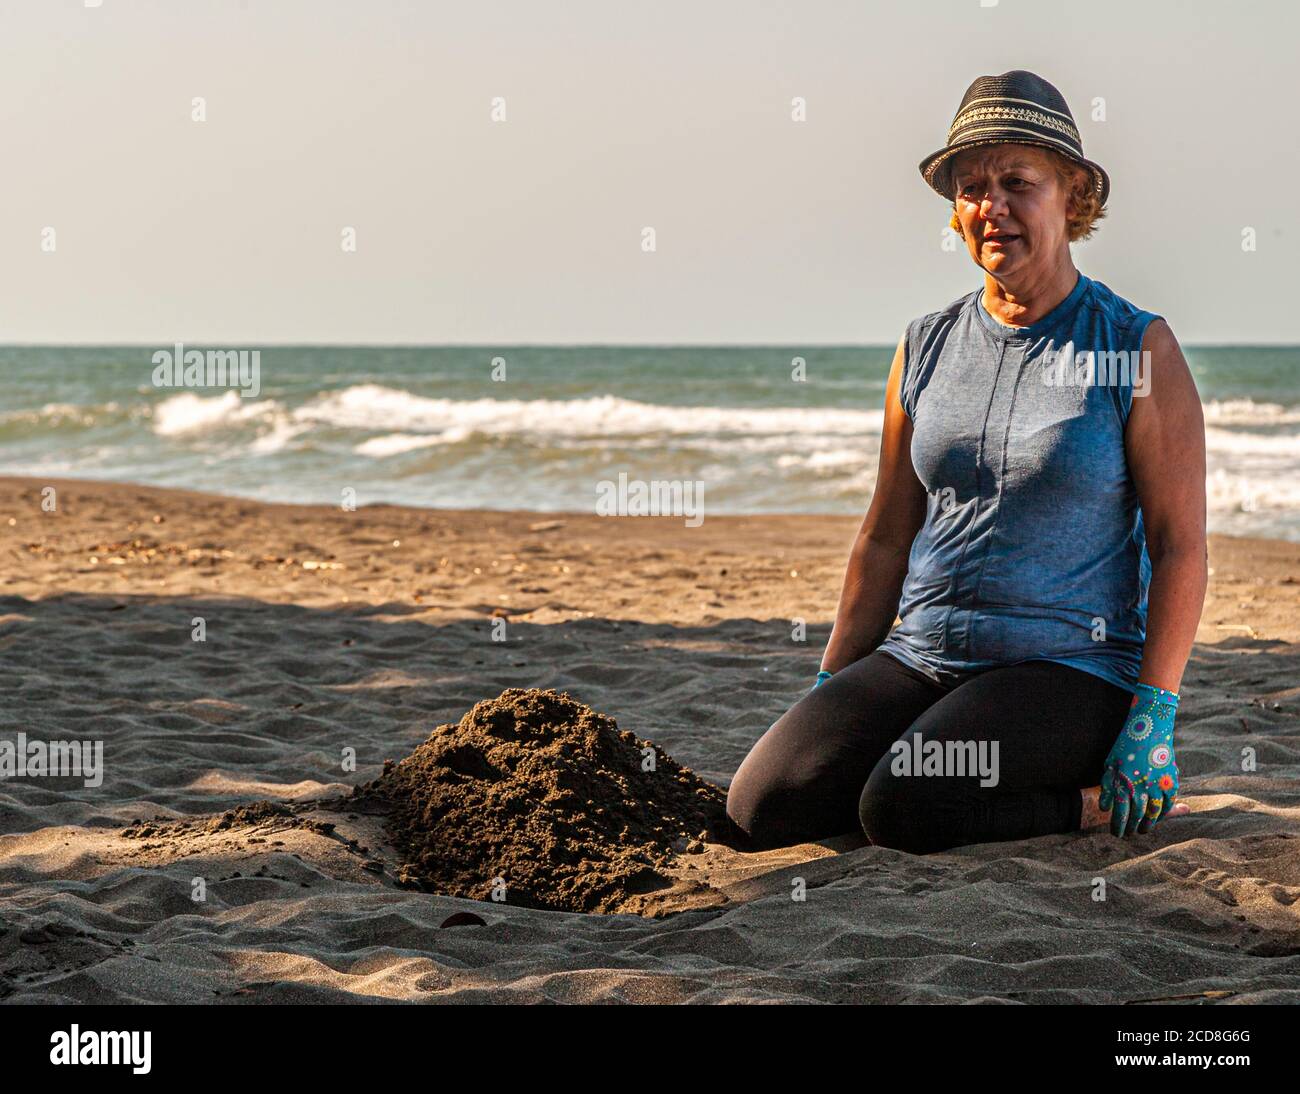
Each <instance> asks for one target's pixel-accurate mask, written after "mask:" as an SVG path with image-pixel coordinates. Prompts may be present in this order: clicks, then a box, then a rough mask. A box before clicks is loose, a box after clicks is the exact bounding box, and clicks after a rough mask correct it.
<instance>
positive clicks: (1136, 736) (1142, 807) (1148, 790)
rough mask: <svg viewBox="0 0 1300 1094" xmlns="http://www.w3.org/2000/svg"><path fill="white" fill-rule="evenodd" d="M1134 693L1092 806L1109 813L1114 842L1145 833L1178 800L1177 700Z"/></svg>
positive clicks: (1143, 689) (1142, 690)
mask: <svg viewBox="0 0 1300 1094" xmlns="http://www.w3.org/2000/svg"><path fill="white" fill-rule="evenodd" d="M1134 691H1135V694H1134V696H1133V705H1132V706H1131V707H1130V708H1129V712H1128V718H1127V719H1125V721H1124V728H1123V729H1122V730H1121V731H1120V735H1119V738H1118V739H1117V740H1116V741H1115V747H1114V748H1112V749H1111V750H1110V755H1109V756H1107V757H1106V770H1105V772H1104V774H1103V775H1102V777H1101V797H1100V800H1099V801H1098V805H1099V806H1100V807H1101V809H1102V810H1103V811H1104V810H1107V809H1109V810H1110V831H1111V835H1114V836H1131V835H1132V834H1133V833H1134V832H1149V831H1150V830H1151V829H1152V828H1154V827H1155V825H1156V822H1157V821H1159V820H1160V818H1161V817H1166V816H1168V815H1169V814H1170V813H1171V812H1172V811H1173V808H1174V801H1175V799H1176V798H1177V797H1178V765H1177V764H1176V763H1175V762H1174V714H1175V713H1176V712H1177V710H1178V696H1177V695H1175V694H1174V693H1173V692H1172V691H1166V690H1165V689H1164V688H1156V687H1152V686H1151V685H1150V684H1138V685H1137V687H1136V688H1135V689H1134Z"/></svg>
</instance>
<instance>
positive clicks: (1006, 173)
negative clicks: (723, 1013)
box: [727, 71, 1207, 853]
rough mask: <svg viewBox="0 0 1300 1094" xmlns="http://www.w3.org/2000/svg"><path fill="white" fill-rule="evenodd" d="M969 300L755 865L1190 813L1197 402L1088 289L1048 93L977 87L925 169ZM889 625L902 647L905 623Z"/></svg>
mask: <svg viewBox="0 0 1300 1094" xmlns="http://www.w3.org/2000/svg"><path fill="white" fill-rule="evenodd" d="M921 173H922V176H923V177H924V178H925V180H926V182H927V183H929V184H930V186H931V187H932V188H933V189H934V190H935V191H936V192H938V193H939V194H940V195H941V196H942V197H944V198H945V199H947V200H949V201H951V202H952V203H953V208H954V211H953V220H952V226H953V228H954V229H955V230H956V231H957V232H959V233H960V235H961V237H962V238H963V239H964V240H965V242H966V247H967V249H968V251H969V253H970V256H971V258H972V259H973V260H974V261H975V264H976V265H977V266H979V267H980V269H981V270H982V271H983V272H984V287H983V289H982V290H979V291H976V292H974V293H971V294H970V295H968V296H965V297H963V298H961V299H960V300H956V301H954V302H953V303H952V304H950V305H949V306H948V307H946V308H944V309H943V310H942V311H938V312H933V313H931V314H929V315H926V316H923V317H921V318H920V319H917V320H915V321H913V322H912V323H911V324H909V325H908V327H907V331H906V333H905V334H904V335H903V337H902V339H901V340H900V341H899V344H898V349H897V351H896V353H895V355H894V361H893V366H892V368H891V369H890V373H889V381H888V384H887V390H886V395H885V400H886V406H885V419H884V429H883V436H882V440H881V453H880V468H879V472H878V476H877V482H876V490H875V493H874V495H873V497H872V499H871V505H870V507H869V509H868V511H867V515H866V518H865V519H864V520H863V522H862V527H861V530H860V531H859V533H858V536H857V540H856V542H855V544H854V546H853V549H852V552H851V553H850V556H849V562H848V567H847V572H846V573H845V577H844V586H843V591H842V593H841V595H840V602H839V608H838V611H837V613H836V617H835V626H834V628H833V630H832V632H831V637H830V641H829V643H828V644H827V646H826V652H825V654H824V655H823V657H822V665H821V667H822V672H821V673H819V675H818V682H817V684H816V685H814V687H813V689H812V690H811V691H810V692H809V693H808V694H807V695H806V696H805V697H804V698H803V699H801V700H800V701H799V702H798V703H797V704H796V705H795V706H794V707H793V708H792V709H791V710H790V711H789V712H787V713H786V714H785V715H784V716H783V717H782V718H781V719H780V720H779V721H777V722H776V723H775V724H774V725H773V726H772V727H771V728H770V729H769V730H768V731H767V733H766V734H764V736H763V737H762V738H761V739H760V740H759V741H758V743H757V744H756V745H755V746H754V748H753V750H752V751H751V752H750V753H749V755H748V757H746V759H745V761H744V763H742V764H741V766H740V769H739V770H738V771H737V772H736V775H735V778H734V779H733V780H732V784H731V788H730V791H729V794H728V799H727V808H728V812H729V813H730V815H731V817H732V819H733V820H734V821H735V823H736V824H737V825H738V826H739V827H740V828H741V829H742V830H743V831H745V832H746V833H748V834H749V836H750V838H751V840H752V842H753V843H754V844H755V845H758V846H773V845H780V844H788V843H794V842H798V841H802V840H808V839H818V838H821V837H826V836H831V835H835V834H839V833H844V832H849V831H852V830H855V829H857V828H859V826H860V827H861V829H862V830H864V831H865V832H866V834H867V836H868V837H869V838H870V839H871V841H872V842H873V843H875V844H879V845H883V846H886V847H893V848H897V849H900V850H905V851H912V852H915V853H924V852H930V851H938V850H942V849H944V848H948V847H955V846H960V845H963V844H969V843H981V842H987V841H992V840H1011V839H1025V838H1028V837H1031V836H1038V835H1044V834H1047V833H1052V832H1068V831H1071V830H1075V829H1079V828H1088V827H1092V826H1095V825H1098V824H1100V823H1103V822H1104V821H1105V820H1106V814H1107V813H1109V825H1110V830H1111V832H1113V833H1114V834H1116V835H1121V836H1130V835H1132V834H1134V833H1135V832H1148V831H1150V830H1151V829H1152V828H1153V827H1154V826H1155V825H1156V823H1157V822H1158V821H1160V820H1161V819H1162V818H1163V817H1166V816H1170V815H1176V814H1179V813H1183V812H1186V809H1187V807H1186V806H1182V805H1180V806H1175V804H1174V803H1175V800H1176V798H1177V794H1178V767H1177V764H1176V762H1175V758H1174V749H1173V727H1174V718H1175V712H1176V710H1177V706H1178V689H1179V686H1180V684H1181V682H1182V675H1183V669H1184V667H1185V666H1186V663H1187V657H1188V654H1189V653H1190V651H1191V646H1192V642H1193V639H1194V636H1195V633H1196V626H1197V622H1198V620H1199V619H1200V614H1201V607H1202V602H1203V600H1204V597H1205V587H1206V574H1207V570H1206V544H1205V446H1204V424H1203V421H1202V417H1201V404H1200V398H1199V396H1198V394H1197V391H1196V386H1195V384H1194V383H1193V381H1192V378H1191V375H1190V373H1189V371H1188V368H1187V364H1186V362H1185V361H1184V360H1183V356H1182V353H1181V351H1180V349H1179V346H1178V342H1177V340H1176V339H1175V338H1174V335H1173V332H1172V331H1171V330H1170V329H1169V326H1168V324H1166V323H1165V321H1164V320H1163V319H1162V318H1161V317H1159V316H1156V315H1153V314H1152V313H1150V312H1145V311H1142V310H1140V309H1138V308H1136V307H1134V306H1133V305H1132V304H1130V303H1129V302H1128V301H1126V300H1124V299H1122V298H1121V297H1119V296H1118V295H1116V294H1115V293H1113V292H1112V291H1111V290H1110V289H1109V288H1107V287H1106V286H1105V285H1103V284H1102V283H1101V282H1099V281H1093V280H1091V279H1090V278H1087V277H1085V276H1083V275H1082V274H1080V273H1079V271H1078V270H1076V269H1075V267H1074V263H1073V261H1072V259H1071V255H1070V243H1071V242H1073V241H1075V240H1079V239H1086V238H1088V236H1089V235H1090V234H1091V232H1092V227H1093V225H1094V224H1095V223H1096V222H1097V221H1098V220H1100V219H1101V218H1102V217H1103V216H1104V215H1105V214H1104V212H1103V211H1102V207H1103V206H1104V205H1105V203H1106V199H1107V196H1108V194H1109V189H1110V182H1109V179H1108V178H1107V176H1106V173H1105V172H1104V171H1103V170H1102V169H1101V168H1100V167H1099V166H1098V165H1097V164H1095V163H1093V162H1091V161H1090V160H1087V159H1085V158H1084V157H1083V147H1082V143H1081V141H1080V139H1079V135H1078V130H1077V129H1076V127H1075V125H1074V119H1073V117H1072V116H1071V114H1070V110H1069V107H1068V105H1067V104H1066V102H1065V99H1064V98H1063V97H1062V96H1061V94H1060V92H1058V91H1057V90H1056V88H1055V87H1053V86H1052V85H1051V84H1049V83H1048V82H1047V81H1046V80H1043V79H1042V78H1041V77H1038V76H1035V75H1034V74H1033V73H1030V72H1023V71H1014V72H1008V73H1004V74H1003V75H1001V76H985V77H981V78H980V79H978V80H976V81H975V82H974V83H973V84H972V85H971V86H970V88H969V89H968V90H967V92H966V95H965V98H964V99H963V101H962V104H961V107H960V108H959V109H958V111H957V115H956V117H955V119H954V121H953V124H952V127H951V129H950V131H949V136H948V144H947V146H946V147H945V148H943V149H942V150H940V151H939V152H936V153H935V154H934V155H932V156H929V157H927V158H926V159H925V160H924V161H923V162H922V164H921ZM896 613H897V615H898V616H899V623H898V626H897V627H894V628H893V629H892V630H891V625H892V624H893V623H894V619H895V614H896Z"/></svg>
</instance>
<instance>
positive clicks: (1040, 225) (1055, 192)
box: [952, 144, 1070, 280]
mask: <svg viewBox="0 0 1300 1094" xmlns="http://www.w3.org/2000/svg"><path fill="white" fill-rule="evenodd" d="M952 178H953V189H954V193H955V195H956V198H955V206H956V213H957V220H958V222H959V223H960V224H961V227H962V234H963V235H965V237H966V246H967V248H968V249H969V251H970V255H971V258H973V259H974V260H975V263H976V265H978V266H981V267H982V268H983V269H985V270H986V271H988V272H989V273H990V274H993V275H995V276H996V277H997V278H998V279H999V280H1003V279H1005V278H1008V277H1010V278H1013V279H1015V280H1022V279H1024V278H1026V277H1028V278H1032V277H1034V276H1035V275H1037V274H1039V273H1042V274H1044V275H1046V274H1047V273H1048V272H1049V271H1050V270H1051V269H1052V268H1053V266H1054V265H1055V263H1056V261H1057V260H1058V258H1059V255H1060V253H1061V250H1062V249H1063V248H1064V249H1065V250H1066V252H1067V253H1068V250H1069V243H1070V238H1069V228H1068V225H1067V223H1066V217H1067V215H1068V211H1069V196H1070V195H1069V192H1068V191H1067V189H1066V188H1065V187H1064V186H1062V185H1061V182H1060V180H1059V179H1058V177H1057V173H1056V165H1055V163H1054V162H1053V160H1052V158H1051V156H1050V155H1049V153H1047V152H1046V151H1044V150H1043V149H1041V148H1035V147H1033V146H1031V145H1025V144H994V145H989V146H988V147H987V148H974V149H971V150H970V151H967V152H960V153H958V154H957V155H956V156H954V157H953V169H952Z"/></svg>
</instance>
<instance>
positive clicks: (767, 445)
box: [0, 346, 1300, 541]
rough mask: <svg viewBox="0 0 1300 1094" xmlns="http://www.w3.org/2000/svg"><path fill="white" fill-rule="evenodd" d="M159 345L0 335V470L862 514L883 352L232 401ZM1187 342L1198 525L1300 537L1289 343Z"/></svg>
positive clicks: (293, 359)
mask: <svg viewBox="0 0 1300 1094" xmlns="http://www.w3.org/2000/svg"><path fill="white" fill-rule="evenodd" d="M171 348H172V347H160V346H148V347H144V346H141V347H121V346H116V347H85V346H80V347H48V346H46V347H29V346H10V347H0V468H3V470H4V473H6V474H13V475H33V476H37V477H39V476H42V475H48V476H52V477H58V476H61V477H73V478H78V477H79V478H95V479H114V480H122V481H132V482H141V483H149V484H155V485H160V486H178V487H185V488H188V489H194V490H204V491H209V492H215V493H222V494H231V495H236V496H244V497H250V498H260V499H263V500H268V501H294V502H320V503H326V504H339V503H340V501H341V499H343V498H345V497H347V495H345V493H344V491H346V490H351V491H353V492H354V496H355V499H356V503H357V504H358V505H364V504H368V503H373V502H391V503H395V504H401V505H416V506H431V507H454V508H491V509H532V510H538V511H556V510H585V511H589V512H590V511H594V510H595V508H596V503H597V496H598V492H599V488H598V484H599V483H600V482H602V481H606V480H611V479H617V478H618V476H619V473H620V472H622V473H626V475H627V477H628V478H629V479H633V480H637V479H639V480H647V481H648V480H657V481H664V480H676V481H681V482H694V481H699V482H703V483H705V485H706V488H707V491H706V494H705V496H704V504H705V507H706V510H707V512H708V513H709V514H722V513H764V512H807V513H844V514H861V513H863V512H864V511H865V509H866V506H867V503H868V501H869V500H870V496H871V488H872V484H873V482H874V479H875V473H876V454H877V449H878V447H879V441H880V429H881V421H882V417H883V412H882V409H881V408H882V405H883V401H884V383H885V377H886V373H887V371H888V367H889V362H890V359H891V356H892V353H893V347H892V346H890V347H886V346H867V347H833V348H812V349H801V348H798V347H778V346H771V347H738V346H730V347H728V346H718V347H713V346H697V347H621V346H620V347H599V346H583V347H550V346H517V347H498V348H484V347H476V346H468V347H466V346H435V347H427V346H426V347H383V348H376V347H346V346H330V347H319V346H283V347H281V346H274V347H269V348H264V349H260V350H259V354H260V360H259V364H260V392H259V394H258V395H257V397H255V398H242V397H241V396H240V395H239V394H238V393H236V392H235V391H233V390H222V389H214V388H207V389H204V388H196V389H177V388H159V387H156V386H154V384H153V373H154V370H155V363H154V354H155V353H156V352H158V351H159V350H169V349H171ZM187 348H189V347H187ZM195 348H201V349H208V348H222V349H224V348H226V347H195ZM1184 352H1185V353H1186V355H1187V359H1188V362H1189V363H1190V365H1191V368H1192V371H1193V374H1194V375H1195V377H1196V382H1197V385H1198V387H1199V389H1200V392H1201V398H1202V401H1203V404H1204V407H1205V419H1206V437H1207V444H1208V460H1209V465H1208V487H1209V522H1210V530H1211V531H1215V532H1224V533H1229V534H1233V535H1257V536H1273V537H1278V538H1284V539H1289V540H1295V541H1300V347H1282V348H1265V347H1206V348H1200V349H1197V348H1190V349H1189V348H1186V347H1185V349H1184ZM795 358H801V359H802V360H803V361H804V362H805V365H804V368H805V370H806V379H805V380H804V381H802V382H799V381H795V380H792V378H791V372H792V361H793V360H794V359H795ZM494 363H495V374H496V375H497V376H498V377H503V378H502V379H494V378H493V374H494Z"/></svg>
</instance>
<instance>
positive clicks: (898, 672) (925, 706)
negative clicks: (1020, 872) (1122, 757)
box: [727, 650, 1133, 854]
mask: <svg viewBox="0 0 1300 1094" xmlns="http://www.w3.org/2000/svg"><path fill="white" fill-rule="evenodd" d="M1132 699H1133V696H1132V694H1131V693H1130V692H1128V691H1126V690H1124V689H1123V688H1121V687H1118V686H1116V685H1115V684H1111V683H1108V682H1107V681H1105V680H1102V679H1101V678H1100V677H1098V676H1093V675H1092V674H1091V673H1087V672H1084V671H1082V670H1081V669H1075V668H1071V667H1069V666H1068V665H1058V664H1055V663H1054V662H1051V661H1023V662H1021V663H1020V664H1017V665H1010V666H1008V667H1006V668H997V669H988V670H986V671H984V672H981V673H979V674H978V675H975V676H972V677H970V678H968V679H966V680H964V681H963V682H961V683H960V684H957V685H955V686H954V685H951V684H948V685H945V684H936V683H935V682H934V681H932V680H930V679H928V678H927V677H925V676H923V675H922V674H921V673H919V672H917V671H916V670H914V669H911V668H909V667H908V666H906V665H904V664H903V663H902V662H900V661H896V660H895V659H894V658H893V657H891V656H890V655H889V654H887V653H884V652H882V651H879V650H877V651H876V652H874V653H871V654H869V655H867V656H866V657H864V658H862V659H861V660H860V661H856V662H854V663H853V664H852V665H849V666H848V667H847V668H844V669H841V670H840V671H839V672H837V673H836V674H835V675H834V676H833V677H831V679H830V680H828V681H827V682H826V683H824V684H822V686H821V687H819V688H815V689H813V690H812V691H809V692H808V694H807V695H805V696H804V697H803V698H802V699H800V700H799V702H797V703H796V704H795V705H794V706H793V707H791V708H790V710H789V711H787V712H786V713H785V714H784V715H782V716H781V718H780V719H778V720H777V722H776V723H775V724H774V725H773V726H772V728H771V729H769V730H768V731H767V732H766V733H765V734H763V736H762V737H761V738H760V739H759V741H758V743H757V744H756V745H754V747H753V748H752V749H751V750H750V753H749V755H748V756H746V757H745V761H744V763H742V764H741V765H740V769H739V770H738V771H737V772H736V775H735V778H733V779H732V780H731V789H730V790H729V791H728V793H727V813H728V814H729V815H730V817H731V819H732V820H733V821H734V822H735V823H736V824H737V825H738V826H739V827H740V829H741V830H742V831H744V832H745V833H746V834H747V835H748V836H749V840H750V843H751V846H754V847H756V848H763V847H780V846H785V845H788V844H792V843H801V842H803V841H806V840H815V839H822V838H825V837H828V836H835V835H842V834H844V833H846V832H852V831H858V830H861V831H864V832H865V833H866V834H867V837H868V838H869V839H870V840H871V842H872V843H874V844H878V845H880V846H883V847H893V848H897V849H898V850H902V851H911V852H913V853H915V854H924V853H927V852H930V851H941V850H944V849H945V848H948V847H959V846H962V845H963V844H968V843H987V842H991V841H995V840H1015V839H1027V838H1029V837H1031V836H1042V835H1046V834H1048V833H1050V832H1069V831H1072V830H1074V829H1077V828H1078V827H1079V816H1080V811H1081V803H1080V798H1079V791H1080V789H1082V788H1083V787H1088V786H1096V785H1097V783H1098V782H1100V780H1101V773H1102V767H1103V765H1104V764H1105V761H1106V756H1107V754H1108V753H1109V752H1110V749H1111V746H1112V745H1114V743H1115V739H1116V737H1118V736H1119V733H1120V730H1121V729H1122V728H1123V726H1124V719H1125V717H1126V716H1127V714H1128V709H1129V705H1130V703H1131V702H1132ZM916 734H920V742H918V741H917V738H916V737H915V735H916ZM895 741H901V742H903V743H906V744H907V745H909V754H901V755H896V753H895V752H894V751H893V750H892V746H894V743H895ZM931 741H934V742H954V744H952V745H948V746H942V747H941V746H934V745H931V746H930V747H929V748H928V749H927V748H926V742H931ZM957 742H960V743H962V746H963V747H964V751H961V750H960V749H959V746H958V744H957ZM966 742H972V743H971V744H966ZM978 742H986V744H985V750H984V753H983V755H984V757H985V758H986V759H987V758H989V757H990V756H992V755H993V754H992V751H991V745H992V743H993V742H996V743H997V753H996V758H997V764H996V767H997V772H996V773H997V784H996V785H995V786H983V785H981V781H982V780H981V775H980V774H978V773H976V771H975V770H974V767H973V765H970V764H968V765H967V766H966V767H965V768H964V769H963V768H962V767H960V766H958V763H957V757H958V756H959V755H960V756H962V757H964V758H965V760H967V761H969V760H971V759H973V758H974V757H975V756H976V752H975V750H976V748H977V747H978ZM918 743H919V744H920V746H921V747H920V748H917V747H916V746H917V745H918ZM936 752H943V753H944V754H945V755H946V756H948V757H949V759H948V761H947V763H946V767H945V768H944V769H943V771H942V773H941V774H910V773H908V770H909V765H908V764H907V763H906V762H905V761H907V760H909V758H910V760H911V761H914V762H915V767H916V769H917V770H922V771H924V770H925V769H924V768H923V767H922V766H921V764H922V759H921V758H924V757H925V756H927V754H928V755H929V757H930V761H931V762H933V761H934V755H935V753H936ZM931 770H933V769H931ZM986 771H987V766H986ZM984 781H987V780H984Z"/></svg>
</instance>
